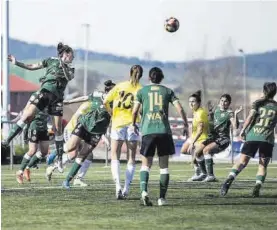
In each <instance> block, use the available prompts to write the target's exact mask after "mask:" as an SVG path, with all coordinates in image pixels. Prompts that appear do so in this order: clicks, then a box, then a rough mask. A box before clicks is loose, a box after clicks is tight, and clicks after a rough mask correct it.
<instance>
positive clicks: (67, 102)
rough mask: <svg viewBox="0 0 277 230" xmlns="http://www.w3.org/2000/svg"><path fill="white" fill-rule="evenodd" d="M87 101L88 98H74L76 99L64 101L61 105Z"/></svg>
mask: <svg viewBox="0 0 277 230" xmlns="http://www.w3.org/2000/svg"><path fill="white" fill-rule="evenodd" d="M88 99H89V97H88V96H82V97H76V98H74V99H71V100H64V101H63V104H64V105H69V104H73V103H78V102H85V101H88Z"/></svg>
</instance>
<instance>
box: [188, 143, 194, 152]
mask: <svg viewBox="0 0 277 230" xmlns="http://www.w3.org/2000/svg"><path fill="white" fill-rule="evenodd" d="M194 149H195V145H194V143H191V144H190V145H189V148H188V152H189V153H192V152H193V150H194Z"/></svg>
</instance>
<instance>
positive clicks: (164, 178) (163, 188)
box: [160, 174, 169, 198]
mask: <svg viewBox="0 0 277 230" xmlns="http://www.w3.org/2000/svg"><path fill="white" fill-rule="evenodd" d="M168 183H169V174H160V198H165V194H166V192H167V188H168Z"/></svg>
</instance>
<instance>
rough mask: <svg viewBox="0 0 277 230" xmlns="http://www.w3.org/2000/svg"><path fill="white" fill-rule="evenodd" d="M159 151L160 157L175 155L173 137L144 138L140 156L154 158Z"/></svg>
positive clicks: (166, 135) (153, 135) (154, 136)
mask: <svg viewBox="0 0 277 230" xmlns="http://www.w3.org/2000/svg"><path fill="white" fill-rule="evenodd" d="M156 150H157V153H158V156H159V157H162V156H169V155H173V154H174V153H175V146H174V142H173V139H172V135H169V134H148V135H145V136H142V141H141V148H140V154H141V155H143V156H145V157H154V155H155V152H156Z"/></svg>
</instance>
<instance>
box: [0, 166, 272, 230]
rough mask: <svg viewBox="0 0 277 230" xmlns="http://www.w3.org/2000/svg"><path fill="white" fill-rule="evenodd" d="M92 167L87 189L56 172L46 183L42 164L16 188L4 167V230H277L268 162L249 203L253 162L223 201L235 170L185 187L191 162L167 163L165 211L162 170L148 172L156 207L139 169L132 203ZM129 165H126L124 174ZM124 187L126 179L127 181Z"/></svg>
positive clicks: (221, 170) (219, 169)
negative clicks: (66, 183) (146, 200)
mask: <svg viewBox="0 0 277 230" xmlns="http://www.w3.org/2000/svg"><path fill="white" fill-rule="evenodd" d="M103 166H104V165H103V164H94V165H93V168H91V169H90V170H89V171H88V174H87V176H86V182H88V183H89V184H90V186H89V187H86V188H77V187H73V188H72V189H71V190H70V191H67V190H65V189H62V188H61V183H62V181H63V180H64V178H65V177H66V173H67V172H68V169H69V167H70V166H69V167H67V169H66V172H65V173H64V174H58V173H55V174H54V175H53V179H52V180H53V181H52V183H51V184H49V183H48V182H47V181H46V179H45V177H44V173H45V165H40V169H38V170H35V169H33V170H32V174H31V178H32V182H31V183H27V182H25V183H24V184H23V185H18V184H17V182H16V180H15V171H16V170H17V169H18V165H17V166H15V168H14V170H12V171H11V170H9V169H8V167H7V166H2V201H1V202H2V229H20V230H24V229H28V230H30V229H40V230H42V229H66V230H68V229H246V228H247V229H267V230H268V229H277V221H276V217H277V178H276V176H277V165H276V164H275V165H274V164H270V165H269V169H268V179H267V180H266V183H265V184H264V187H263V189H262V191H261V197H260V198H252V197H251V192H252V188H253V186H254V184H255V175H256V170H257V165H256V164H251V165H249V166H248V168H246V169H245V170H244V171H243V172H242V173H241V174H240V175H239V177H238V179H237V180H236V181H235V182H234V183H233V186H232V187H231V189H230V190H229V193H228V194H227V196H226V197H223V198H222V197H220V196H219V188H220V185H221V184H222V182H223V181H224V179H225V177H226V176H227V174H228V172H229V171H230V167H231V165H230V164H218V163H217V164H216V165H215V172H216V175H217V178H218V179H219V180H220V181H219V182H217V183H208V184H207V183H203V182H186V180H187V179H188V178H189V177H190V176H191V175H192V173H193V170H192V168H191V166H190V165H189V164H184V163H183V164H181V163H171V164H170V173H171V174H170V179H171V181H170V185H169V189H168V195H167V200H168V206H164V207H159V206H157V198H158V195H159V170H158V167H157V166H156V165H155V166H154V167H153V168H152V170H151V172H150V182H149V194H150V198H151V200H152V202H153V203H154V206H153V207H144V206H142V205H141V202H140V193H139V167H140V165H137V171H136V174H135V178H134V181H133V186H132V187H131V191H130V195H129V198H128V200H122V201H117V200H116V199H115V191H114V185H113V181H112V179H111V173H110V168H109V167H108V168H105V167H103ZM125 168H126V165H123V164H122V165H121V171H122V176H121V180H122V179H124V173H125V172H124V171H125ZM122 182H123V180H122Z"/></svg>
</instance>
